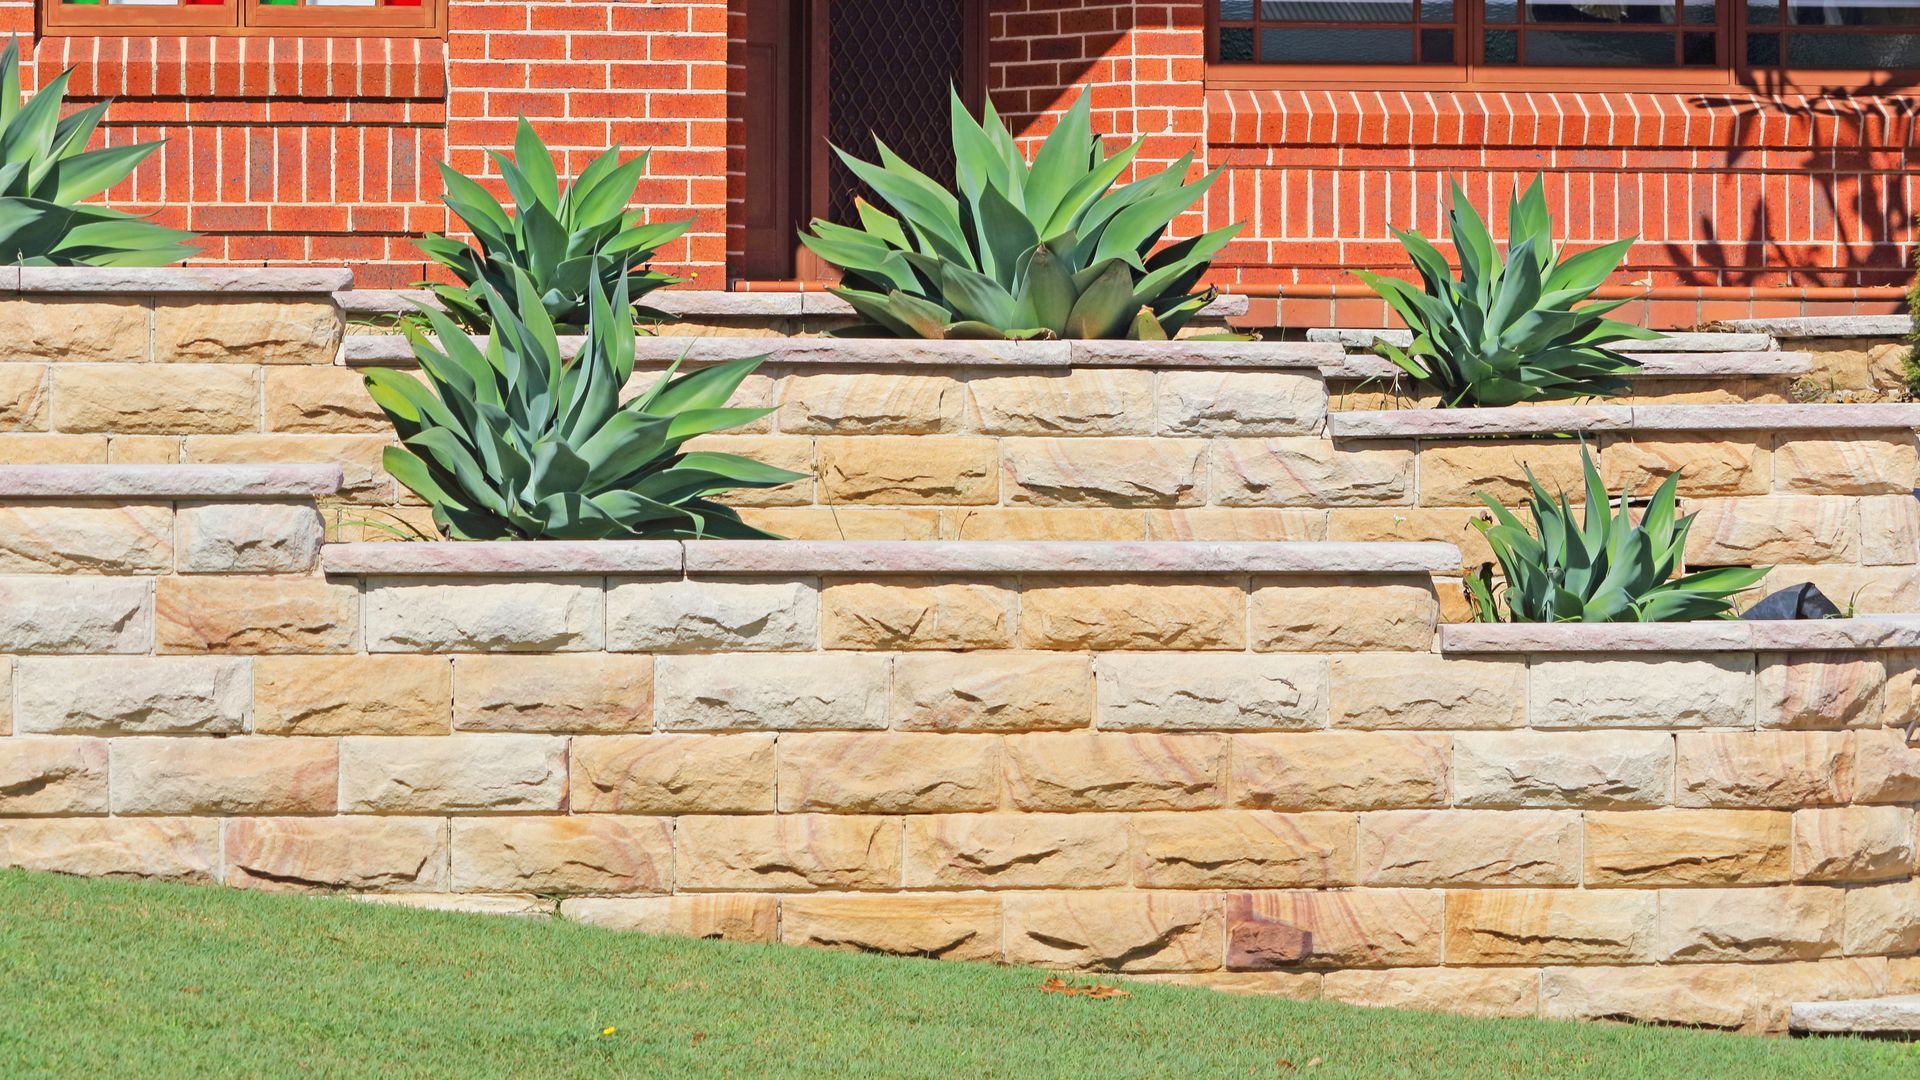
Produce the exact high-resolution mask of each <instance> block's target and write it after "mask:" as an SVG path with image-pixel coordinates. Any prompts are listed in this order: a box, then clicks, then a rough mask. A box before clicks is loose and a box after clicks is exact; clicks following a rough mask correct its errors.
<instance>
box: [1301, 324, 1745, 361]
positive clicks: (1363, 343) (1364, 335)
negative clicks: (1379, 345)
mask: <svg viewBox="0 0 1920 1080" xmlns="http://www.w3.org/2000/svg"><path fill="white" fill-rule="evenodd" d="M1742 329H1745V328H1744V327H1743V328H1742ZM1307 340H1308V341H1327V342H1333V343H1336V344H1339V345H1342V346H1344V347H1346V348H1350V349H1371V348H1373V343H1374V342H1375V341H1384V342H1386V343H1387V344H1389V345H1398V346H1400V347H1401V348H1405V347H1407V346H1408V345H1411V344H1413V331H1411V330H1405V329H1391V330H1367V329H1358V330H1356V329H1349V328H1346V327H1333V328H1323V329H1315V330H1308V331H1307ZM1773 349H1774V342H1773V337H1772V335H1771V334H1768V333H1766V332H1764V331H1761V332H1756V333H1728V332H1726V331H1720V330H1708V331H1685V332H1681V333H1673V334H1668V335H1667V336H1665V337H1663V338H1660V339H1658V340H1655V341H1632V342H1627V343H1625V344H1623V345H1622V346H1621V349H1620V351H1621V352H1624V353H1628V354H1629V355H1632V354H1638V353H1711V352H1772V351H1773Z"/></svg>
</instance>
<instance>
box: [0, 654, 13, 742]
mask: <svg viewBox="0 0 1920 1080" xmlns="http://www.w3.org/2000/svg"><path fill="white" fill-rule="evenodd" d="M11 734H13V658H12V657H4V658H0V735H11Z"/></svg>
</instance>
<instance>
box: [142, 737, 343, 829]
mask: <svg viewBox="0 0 1920 1080" xmlns="http://www.w3.org/2000/svg"><path fill="white" fill-rule="evenodd" d="M112 748H113V754H112V760H113V812H114V813H116V814H331V813H333V811H334V808H335V805H336V794H337V791H338V787H339V765H340V753H339V750H338V748H337V747H336V746H335V745H334V743H333V741H332V740H330V739H278V738H271V737H266V736H258V737H256V736H241V737H238V738H231V739H182V738H132V739H114V740H112Z"/></svg>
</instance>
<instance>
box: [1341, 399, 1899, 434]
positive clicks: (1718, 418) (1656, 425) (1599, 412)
mask: <svg viewBox="0 0 1920 1080" xmlns="http://www.w3.org/2000/svg"><path fill="white" fill-rule="evenodd" d="M1915 428H1920V405H1915V404H1868V405H1848V404H1834V405H1827V404H1813V405H1542V406H1523V407H1514V408H1491V409H1367V410H1353V411H1350V412H1335V413H1330V414H1329V415H1328V416H1327V433H1328V434H1329V435H1331V436H1333V437H1334V438H1343V439H1409V438H1459V437H1463V436H1470V435H1537V434H1544V433H1561V432H1581V431H1900V430H1912V429H1915Z"/></svg>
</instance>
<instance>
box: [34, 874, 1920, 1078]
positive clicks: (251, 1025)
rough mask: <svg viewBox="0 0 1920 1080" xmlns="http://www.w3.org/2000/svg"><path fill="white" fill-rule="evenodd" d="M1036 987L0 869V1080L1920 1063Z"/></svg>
mask: <svg viewBox="0 0 1920 1080" xmlns="http://www.w3.org/2000/svg"><path fill="white" fill-rule="evenodd" d="M1044 978H1045V975H1044V973H1041V972H1036V971H1028V970H1020V969H1009V968H993V967H984V966H977V965H963V964H946V963H930V962H922V961H913V960H889V959H883V958H878V957H866V956H850V955H844V954H838V953H825V952H815V951H803V950H788V949H780V948H775V947H770V946H741V945H726V944H721V943H716V942H699V941H676V940H661V939H652V938H645V937H641V936H638V935H632V934H619V933H613V932H609V931H601V930H595V929H591V928H588V927H582V926H574V925H567V924H559V923H547V922H534V921H523V920H517V919H506V918H498V917H487V916H463V915H450V914H440V913H433V912H420V911H411V910H401V909H393V908H382V907H374V906H371V905H366V904H357V903H351V902H348V901H342V900H314V899H304V898H295V897H281V896H263V895H257V894H250V893H242V892H229V891H223V890H214V889H188V888H179V887H170V886H156V885H144V884H123V883H117V882H90V881H77V880H72V879H64V878H53V877H43V876H33V875H25V874H19V873H13V872H0V1073H4V1074H5V1075H6V1076H8V1077H21V1076H41V1075H63V1076H140V1077H157V1076H196V1077H198V1076H378V1077H380V1078H381V1080H390V1078H394V1077H405V1076H432V1077H477V1076H524V1077H540V1078H545V1077H561V1076H595V1077H640V1076H725V1077H728V1078H729V1080H736V1078H740V1080H744V1078H746V1077H756V1076H767V1075H773V1076H835V1077H838V1076H940V1077H946V1076H956V1077H980V1076H996V1077H997V1076H1004V1077H1019V1078H1022V1080H1034V1078H1049V1077H1069V1076H1076V1077H1077V1076H1088V1077H1101V1078H1110V1077H1121V1076H1173V1077H1214V1076H1293V1075H1311V1076H1315V1077H1368V1078H1374V1077H1399V1076H1445V1077H1549V1076H1550V1077H1562V1076H1593V1077H1609V1078H1619V1077H1631V1076H1674V1077H1709V1076H1735V1077H1743V1078H1753V1080H1768V1078H1772V1077H1794V1076H1807V1077H1822V1078H1831V1077H1836V1076H1837V1077H1845V1078H1847V1080H1859V1078H1864V1077H1876V1076H1889V1077H1893V1076H1898V1077H1903V1078H1907V1080H1912V1078H1913V1077H1915V1076H1916V1075H1920V1047H1916V1046H1915V1045H1908V1044H1893V1043H1868V1042H1850V1041H1800V1042H1788V1041H1784V1040H1762V1039H1753V1038H1743V1037H1738V1036H1726V1035H1712V1034H1701V1033H1694V1032H1686V1031H1674V1030H1658V1029H1640V1028H1628V1027H1619V1026H1605V1025H1573V1024H1556V1023H1545V1022H1536V1021H1472V1020H1460V1019H1452V1018H1446V1017H1438V1016H1427V1015H1421V1014H1413V1013H1389V1012H1382V1011H1373V1010H1364V1009H1357V1008H1348V1007H1343V1006H1336V1005H1331V1004H1298V1003H1293V1002H1287V1001H1279V1000H1272V999H1259V998H1245V997H1229V996H1226V995H1221V994H1214V993H1211V992H1207V991H1200V990H1186V989H1179V988H1173V987H1162V986H1144V985H1129V986H1128V989H1129V990H1131V992H1132V996H1130V997H1125V998H1116V999H1111V1000H1101V1001H1095V1000H1087V999H1084V998H1076V997H1064V996H1061V995H1058V994H1048V993H1043V992H1041V991H1040V989H1039V987H1040V983H1041V982H1042V980H1043V979H1044ZM609 1029H611V1030H609Z"/></svg>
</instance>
